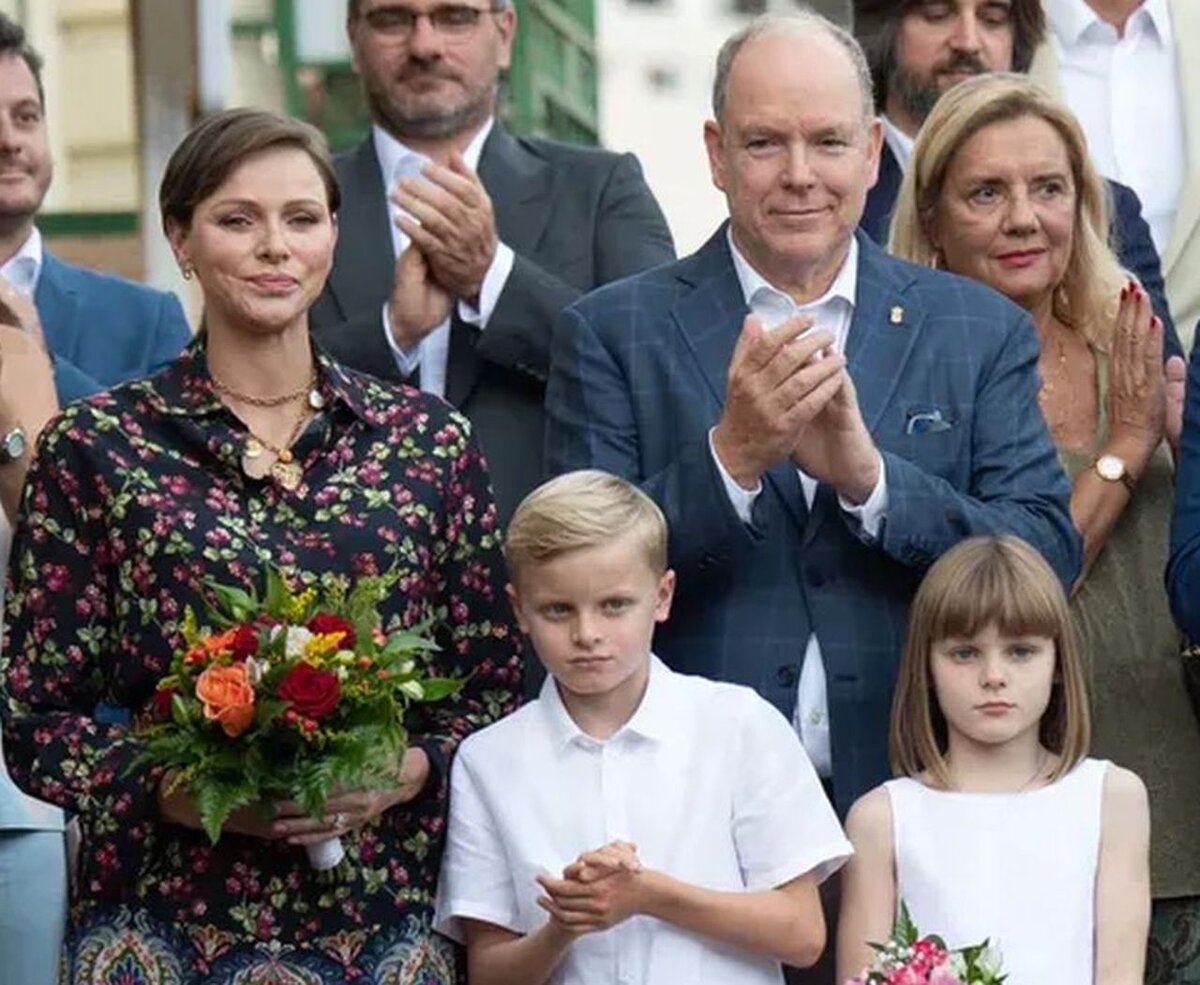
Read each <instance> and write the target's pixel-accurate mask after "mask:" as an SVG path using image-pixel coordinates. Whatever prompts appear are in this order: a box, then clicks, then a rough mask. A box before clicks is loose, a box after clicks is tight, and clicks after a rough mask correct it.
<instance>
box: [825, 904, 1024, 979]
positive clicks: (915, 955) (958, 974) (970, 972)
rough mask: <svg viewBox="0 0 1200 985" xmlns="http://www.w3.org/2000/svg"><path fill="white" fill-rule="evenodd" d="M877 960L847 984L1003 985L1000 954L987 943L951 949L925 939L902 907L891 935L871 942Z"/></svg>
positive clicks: (931, 938) (939, 941)
mask: <svg viewBox="0 0 1200 985" xmlns="http://www.w3.org/2000/svg"><path fill="white" fill-rule="evenodd" d="M871 947H873V948H874V949H875V951H876V957H875V960H874V961H873V962H872V964H871V966H870V967H869V968H867V969H866V970H864V971H863V972H862V974H860V975H859V976H858V977H857V978H852V979H850V981H848V982H847V983H846V985H1001V983H1002V982H1003V981H1004V978H1005V976H1004V975H1003V974H1002V973H1001V961H1000V954H999V952H998V951H997V950H996V949H995V948H994V947H992V946H991V945H990V944H989V943H988V941H986V940H985V941H984V942H983V943H982V944H976V945H974V946H972V947H963V948H959V949H957V950H951V949H950V948H948V947H947V946H946V942H945V941H943V940H942V939H941V938H940V937H938V936H937V935H936V934H930V935H928V936H926V937H922V936H921V934H920V932H919V931H918V930H917V927H916V924H914V923H913V922H912V918H911V917H910V916H909V914H908V907H907V906H905V905H904V903H903V902H902V903H901V904H900V916H899V917H898V918H897V920H896V926H895V927H894V928H893V929H892V936H891V937H889V938H888V939H887V941H885V942H884V943H882V944H875V943H872V944H871Z"/></svg>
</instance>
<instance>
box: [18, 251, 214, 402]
mask: <svg viewBox="0 0 1200 985" xmlns="http://www.w3.org/2000/svg"><path fill="white" fill-rule="evenodd" d="M33 300H34V304H35V305H36V307H37V311H38V317H39V318H40V319H41V322H42V332H43V333H44V334H45V337H46V345H47V346H48V347H49V348H50V352H51V354H52V355H53V356H54V383H55V388H56V389H57V391H58V400H59V403H60V404H65V403H69V402H70V401H72V400H78V399H79V398H81V397H86V396H90V395H91V394H93V393H99V392H100V391H101V390H106V389H108V388H109V387H111V386H113V385H115V384H117V383H121V382H124V381H125V380H131V379H136V378H137V377H139V376H149V375H150V374H151V373H155V372H157V371H158V370H159V369H161V368H162V367H163V366H165V365H166V364H167V363H169V362H170V361H171V360H172V359H174V358H175V357H176V356H177V355H179V353H180V352H181V351H182V350H183V347H184V346H185V345H187V343H188V340H189V339H191V337H192V333H191V330H190V329H189V328H188V323H187V318H185V317H184V314H183V307H182V306H181V305H180V303H179V299H178V298H177V297H175V295H174V294H168V293H166V292H164V291H156V290H154V289H153V288H149V287H146V286H144V285H142V284H135V283H133V281H128V280H125V279H124V278H122V277H114V276H113V275H111V274H101V273H97V272H96V271H93V270H88V269H86V268H84V267H75V266H72V265H70V264H67V263H63V262H62V261H61V260H59V259H58V258H57V257H55V256H53V255H52V254H50V253H48V252H47V253H45V254H43V257H42V270H41V273H40V275H39V276H38V285H37V290H36V291H35V292H34V296H33Z"/></svg>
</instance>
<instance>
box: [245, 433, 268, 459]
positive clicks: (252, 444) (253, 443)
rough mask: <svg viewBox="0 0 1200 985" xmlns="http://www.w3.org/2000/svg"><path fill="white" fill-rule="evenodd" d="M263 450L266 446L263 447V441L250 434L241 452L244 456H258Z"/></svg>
mask: <svg viewBox="0 0 1200 985" xmlns="http://www.w3.org/2000/svg"><path fill="white" fill-rule="evenodd" d="M264 451H266V448H264V447H263V443H262V442H261V441H259V440H258V439H257V438H256V437H254V435H250V437H249V438H247V439H246V447H245V448H244V449H242V454H243V455H245V456H246V458H258V456H259V455H261V454H262V453H263V452H264Z"/></svg>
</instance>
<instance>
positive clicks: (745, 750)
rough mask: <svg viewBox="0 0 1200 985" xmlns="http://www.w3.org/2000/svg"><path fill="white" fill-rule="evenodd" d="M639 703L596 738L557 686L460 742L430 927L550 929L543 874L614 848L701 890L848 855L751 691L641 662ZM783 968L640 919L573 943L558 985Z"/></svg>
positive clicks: (654, 983) (775, 880)
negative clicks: (631, 848) (620, 844)
mask: <svg viewBox="0 0 1200 985" xmlns="http://www.w3.org/2000/svg"><path fill="white" fill-rule="evenodd" d="M650 661H651V666H650V677H649V682H648V684H647V687H646V693H645V695H644V696H643V698H642V701H641V704H640V705H639V706H638V709H637V711H636V712H635V713H634V715H633V716H632V717H631V718H630V719H629V721H628V722H627V723H626V724H625V725H624V726H623V727H622V728H621V729H620V730H619V731H617V732H616V733H615V734H614V735H612V736H611V737H610V738H609V739H607V740H605V741H603V742H601V741H598V740H596V739H593V738H590V737H589V736H587V735H586V734H584V733H583V732H582V731H580V729H579V727H578V726H577V725H576V724H575V722H574V721H573V720H572V718H571V716H570V714H569V713H568V712H567V710H566V708H565V707H564V706H563V703H562V699H561V698H560V697H559V694H558V687H557V685H556V684H555V681H554V678H553V677H549V678H547V679H546V682H545V684H544V685H543V687H542V691H541V695H540V697H539V698H538V700H537V701H534V702H532V703H531V704H528V705H526V706H525V707H524V708H522V709H521V710H520V711H518V712H516V713H515V714H513V715H510V716H509V717H508V718H505V719H503V720H502V721H500V722H497V723H495V724H494V725H491V726H489V727H488V728H485V729H483V730H481V731H479V732H476V733H475V734H473V735H470V736H468V737H467V739H466V740H465V741H464V742H463V744H462V746H461V747H460V749H459V751H458V754H457V755H456V756H455V759H454V766H453V770H452V774H451V795H450V823H449V829H448V831H447V834H446V851H445V856H444V858H443V862H442V878H441V884H440V886H439V888H438V912H437V919H436V926H437V927H438V929H439V930H441V931H443V932H444V933H448V934H449V935H450V936H452V937H455V938H456V939H458V940H462V939H463V929H462V926H461V924H460V920H461V918H464V917H467V918H470V919H474V920H480V921H484V922H486V923H490V924H494V925H496V926H498V927H504V928H507V929H508V930H511V931H513V932H515V933H518V934H529V933H532V932H533V931H535V930H537V929H538V928H539V927H540V926H542V924H544V923H545V922H546V913H545V911H544V910H542V908H541V907H539V906H538V905H537V898H538V896H540V895H542V890H541V887H540V886H539V885H538V884H537V883H536V882H535V881H534V879H535V877H536V876H537V875H539V874H543V873H545V874H549V875H552V876H555V877H556V878H559V877H561V874H562V870H563V869H564V868H565V867H566V866H567V865H569V864H570V863H572V862H574V861H575V859H576V858H578V856H579V855H580V854H582V853H583V852H586V851H590V850H592V849H595V848H599V847H601V846H602V845H605V844H608V843H609V842H611V841H615V840H618V839H619V840H625V841H630V842H633V843H634V844H635V845H637V848H638V856H639V858H640V859H641V861H642V864H643V865H645V866H646V867H647V868H651V869H657V870H659V871H662V872H665V873H668V874H669V875H671V876H673V877H674V878H676V879H680V880H683V881H685V882H688V883H692V884H693V885H697V886H703V887H705V888H708V889H713V890H721V891H727V892H739V891H745V890H750V891H757V890H766V889H771V888H774V887H777V886H780V885H783V884H784V883H786V882H790V881H791V880H792V879H795V878H797V877H798V876H801V875H804V874H805V873H807V872H813V873H815V874H816V876H817V877H818V879H824V878H825V877H826V876H828V875H829V874H830V873H832V872H833V871H835V870H836V869H837V868H838V867H839V866H840V865H841V864H842V862H844V861H845V859H846V858H847V857H849V855H850V854H851V852H852V851H853V849H852V848H851V847H850V844H849V842H847V841H846V838H845V836H844V835H843V834H842V830H841V827H840V826H839V825H838V822H837V817H836V816H835V815H834V813H833V809H832V808H831V807H830V806H829V802H828V800H827V799H826V798H825V794H824V791H823V790H822V789H821V785H820V782H819V781H818V779H817V776H816V773H815V772H814V771H813V768H812V765H811V763H810V762H809V761H808V757H807V756H805V754H804V750H803V749H802V748H801V746H800V743H799V742H798V741H797V740H796V735H795V733H794V732H793V731H792V730H791V729H790V728H789V727H788V724H787V722H786V721H785V720H784V718H783V716H782V715H780V714H779V712H777V711H776V710H775V709H774V708H773V707H772V706H771V705H770V704H768V703H767V702H766V701H765V700H763V699H762V698H761V697H759V696H758V695H757V694H755V693H754V691H752V690H751V689H749V688H745V687H741V686H738V685H735V684H726V683H720V682H717V681H710V680H707V679H705V678H703V677H691V676H686V675H683V674H677V673H675V672H674V671H672V670H670V669H669V668H668V667H666V665H664V664H663V663H661V662H660V661H659V660H658V659H656V658H655V657H653V656H651V657H650ZM782 981H783V976H782V973H781V971H780V966H779V963H778V962H777V961H774V960H772V959H770V958H769V957H766V956H764V955H755V954H749V953H746V952H742V951H738V950H736V949H735V948H733V947H731V946H729V945H725V944H717V943H716V942H710V941H707V940H705V939H704V938H702V937H700V936H698V935H696V934H693V933H690V932H685V931H683V930H680V929H678V928H677V927H675V926H674V925H673V924H670V923H667V922H665V921H661V920H657V919H654V918H652V917H645V916H635V917H631V918H630V919H628V920H626V921H624V922H623V923H621V924H618V925H617V926H615V927H613V928H611V929H609V930H607V931H603V932H599V933H592V934H586V935H584V936H583V937H580V938H579V939H578V940H576V941H575V942H574V943H573V944H572V945H571V947H570V949H569V950H568V951H567V953H566V955H565V957H564V958H563V960H562V962H561V963H560V964H559V966H558V968H557V969H556V970H555V972H554V974H553V976H552V977H551V978H550V982H551V983H552V985H609V983H620V985H691V983H693V982H695V983H707V982H714V983H715V982H719V983H720V985H779V983H781V982H782Z"/></svg>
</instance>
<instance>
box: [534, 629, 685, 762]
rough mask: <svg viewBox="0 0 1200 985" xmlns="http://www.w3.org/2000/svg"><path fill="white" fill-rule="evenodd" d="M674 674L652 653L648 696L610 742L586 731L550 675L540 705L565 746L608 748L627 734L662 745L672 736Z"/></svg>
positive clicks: (609, 739) (556, 737) (645, 696)
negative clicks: (672, 686) (596, 737)
mask: <svg viewBox="0 0 1200 985" xmlns="http://www.w3.org/2000/svg"><path fill="white" fill-rule="evenodd" d="M673 674H674V672H673V671H672V670H671V669H670V668H669V667H667V665H666V664H664V663H663V662H662V661H661V660H659V659H658V657H656V656H655V655H654V654H653V653H652V654H650V674H649V677H648V679H647V681H646V693H645V694H643V695H642V700H641V703H640V704H638V706H637V710H636V711H634V713H633V715H632V717H631V718H630V719H629V721H627V722H626V723H625V724H624V725H622V726H621V727H620V728H619V729H617V731H615V732H614V733H613V734H612V735H611V736H609V737H608V738H607V739H604V740H601V739H594V738H592V736H590V735H588V734H587V733H586V732H584V731H583V730H582V729H581V728H580V727H579V726H578V725H576V724H575V720H574V719H573V718H572V717H571V714H570V712H568V711H567V708H566V706H565V705H564V704H563V702H562V696H561V695H560V694H559V693H558V685H557V684H556V683H555V680H554V677H553V675H551V674H547V675H546V680H545V681H544V682H543V684H542V690H541V693H540V694H539V695H538V703H539V704H540V705H541V706H542V710H543V712H544V713H545V715H546V724H547V725H548V726H549V728H550V732H551V734H552V735H553V736H554V737H555V739H556V740H557V741H558V742H559V743H560V744H562V745H564V746H565V745H569V744H574V745H579V746H583V747H585V748H588V747H593V748H594V747H598V746H603V745H606V744H607V743H610V742H612V741H614V740H615V739H617V738H618V737H619V736H622V735H624V734H625V733H626V732H629V733H632V734H634V735H640V736H641V737H642V738H644V739H649V740H651V741H652V742H661V741H663V739H665V738H666V737H667V736H668V735H670V734H671V727H672V724H671V723H672V707H673V705H672V701H671V681H670V678H671V677H672V676H673Z"/></svg>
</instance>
